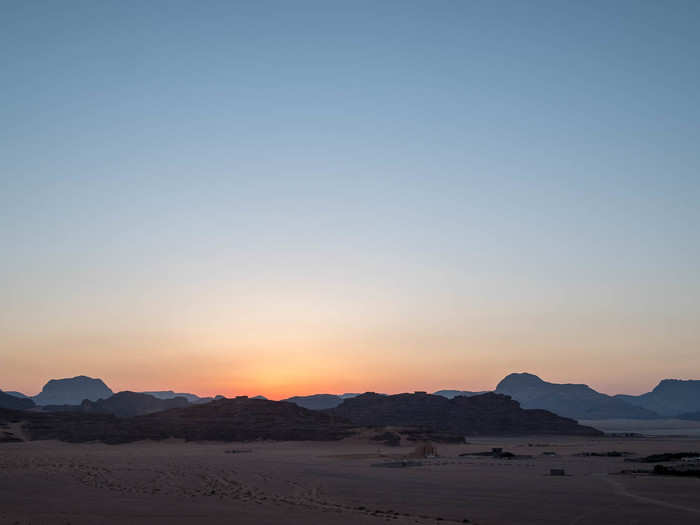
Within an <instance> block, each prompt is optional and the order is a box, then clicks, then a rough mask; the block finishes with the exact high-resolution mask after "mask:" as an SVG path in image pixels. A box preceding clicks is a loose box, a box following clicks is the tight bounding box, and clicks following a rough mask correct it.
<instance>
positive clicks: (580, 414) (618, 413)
mask: <svg viewBox="0 0 700 525" xmlns="http://www.w3.org/2000/svg"><path fill="white" fill-rule="evenodd" d="M495 391H496V392H497V393H499V394H505V395H508V396H511V397H512V398H513V399H515V400H516V401H518V402H520V404H521V405H522V407H523V408H540V409H544V410H549V411H551V412H554V413H555V414H558V415H560V416H564V417H570V418H574V419H618V418H621V419H653V418H656V417H658V414H656V413H655V412H653V411H651V410H648V409H646V408H643V407H640V406H634V405H632V404H630V403H628V402H626V401H624V400H622V399H617V398H614V397H611V396H608V395H606V394H601V393H600V392H596V391H595V390H593V389H592V388H590V387H589V386H588V385H583V384H558V383H549V382H547V381H543V380H542V379H540V378H539V377H537V376H536V375H533V374H527V373H521V374H510V375H508V376H506V377H505V378H504V379H503V380H502V381H501V382H500V383H498V386H497V387H496V390H495Z"/></svg>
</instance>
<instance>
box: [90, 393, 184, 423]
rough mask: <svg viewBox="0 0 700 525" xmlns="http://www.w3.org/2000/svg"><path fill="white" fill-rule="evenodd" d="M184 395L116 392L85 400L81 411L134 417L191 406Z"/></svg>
mask: <svg viewBox="0 0 700 525" xmlns="http://www.w3.org/2000/svg"><path fill="white" fill-rule="evenodd" d="M189 404H190V403H189V402H188V401H187V399H186V398H184V397H180V396H178V397H171V398H168V399H159V398H157V397H155V396H152V395H149V394H142V393H139V392H130V391H128V390H126V391H124V392H119V393H117V394H114V395H113V396H111V397H108V398H107V399H99V400H97V401H90V400H88V399H86V400H84V401H83V402H82V403H81V404H80V411H81V412H86V413H99V414H114V415H115V416H117V417H134V416H143V415H146V414H152V413H155V412H162V411H163V410H170V409H171V408H184V407H186V406H189Z"/></svg>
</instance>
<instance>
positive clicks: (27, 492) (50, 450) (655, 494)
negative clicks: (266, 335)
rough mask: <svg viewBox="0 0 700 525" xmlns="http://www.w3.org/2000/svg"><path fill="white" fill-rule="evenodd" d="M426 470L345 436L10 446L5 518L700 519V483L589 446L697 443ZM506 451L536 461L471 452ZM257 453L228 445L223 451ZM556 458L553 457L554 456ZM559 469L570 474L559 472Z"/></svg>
mask: <svg viewBox="0 0 700 525" xmlns="http://www.w3.org/2000/svg"><path fill="white" fill-rule="evenodd" d="M437 446H438V452H439V454H440V457H439V458H437V459H431V460H426V461H425V463H424V465H423V466H419V467H407V468H379V467H376V466H372V465H373V464H377V463H380V462H383V461H388V460H390V459H391V458H390V457H389V456H390V455H396V454H399V455H400V454H407V453H409V452H410V450H412V447H409V446H406V447H400V448H398V449H397V448H387V447H378V446H377V444H376V443H372V442H370V441H368V440H367V439H364V438H350V439H346V440H344V441H341V442H332V443H318V442H314V443H311V442H294V443H292V442H283V443H271V442H265V443H260V442H257V443H252V444H251V443H237V444H236V443H233V444H232V443H227V444H222V443H183V442H181V441H167V442H161V443H153V442H141V443H133V444H128V445H103V444H66V443H58V442H53V441H43V442H26V443H6V444H0V524H3V525H4V524H18V525H19V524H22V525H24V524H32V525H38V524H60V525H67V524H71V525H77V524H93V523H105V524H116V523H128V524H130V525H138V524H166V523H167V524H200V523H201V524H209V523H212V524H213V523H230V524H266V523H290V524H297V523H298V524H314V523H318V524H323V523H329V524H355V523H358V524H363V523H368V524H370V523H375V524H376V523H381V522H384V521H391V522H393V523H397V524H400V523H432V524H434V523H437V522H438V521H442V522H443V523H451V522H457V523H462V522H463V520H465V519H468V520H471V522H472V523H478V524H481V525H488V524H501V523H507V524H519V523H522V524H526V523H533V524H534V523H537V524H548V523H551V524H579V525H585V524H604V523H615V524H623V523H629V524H646V523H649V524H651V523H653V524H659V523H674V524H686V523H687V524H691V523H692V524H697V523H700V479H681V478H665V477H652V476H645V475H639V476H633V475H618V474H614V473H617V472H619V471H620V470H622V469H629V468H633V467H642V468H648V467H649V466H648V465H643V464H631V463H625V462H624V461H623V459H622V458H598V457H576V456H573V454H575V453H578V452H584V451H586V452H591V451H600V452H602V451H609V450H618V451H629V452H634V453H639V454H651V453H659V452H678V451H687V450H700V438H697V437H695V438H680V437H665V438H660V437H655V438H580V437H577V438H552V437H526V438H505V439H504V438H491V439H489V438H480V439H475V440H473V441H472V442H470V444H468V445H437ZM496 446H499V447H504V449H505V450H508V451H512V452H514V453H517V454H530V455H533V458H531V459H519V460H497V459H493V458H473V457H472V458H461V457H459V456H458V454H459V453H461V452H467V451H483V450H489V449H490V448H491V447H496ZM231 449H237V450H242V449H244V450H249V451H250V452H242V453H233V454H232V453H226V452H225V451H227V450H231ZM545 451H546V452H555V453H556V454H557V455H556V456H544V455H542V453H543V452H545ZM550 468H564V469H566V473H567V476H565V477H551V476H549V475H548V473H549V469H550Z"/></svg>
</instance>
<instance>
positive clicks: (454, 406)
mask: <svg viewBox="0 0 700 525" xmlns="http://www.w3.org/2000/svg"><path fill="white" fill-rule="evenodd" d="M328 412H329V413H331V414H335V415H337V416H339V417H343V418H347V419H348V420H350V421H351V422H353V423H355V424H357V425H362V426H414V427H420V428H422V429H425V430H427V431H430V432H440V433H450V434H457V435H462V436H474V435H522V434H572V435H602V432H600V431H598V430H596V429H594V428H591V427H585V426H582V425H579V424H578V423H577V422H576V421H574V420H572V419H567V418H564V417H560V416H557V415H555V414H552V413H551V412H548V411H546V410H525V409H523V408H521V407H520V405H519V404H518V402H517V401H514V400H513V399H511V398H510V397H508V396H505V395H501V394H494V393H491V392H489V393H486V394H480V395H476V396H472V397H464V396H458V397H454V398H452V399H447V398H446V397H443V396H436V395H431V394H426V393H425V392H416V393H414V394H397V395H390V396H384V395H379V394H374V393H366V394H362V395H361V396H358V397H355V398H352V399H346V400H345V401H343V403H342V404H341V405H340V406H338V407H336V408H334V409H332V410H329V411H328Z"/></svg>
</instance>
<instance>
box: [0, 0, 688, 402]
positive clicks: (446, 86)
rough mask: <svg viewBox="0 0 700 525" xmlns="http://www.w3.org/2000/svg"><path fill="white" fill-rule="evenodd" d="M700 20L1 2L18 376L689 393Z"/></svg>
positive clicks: (148, 382) (286, 387)
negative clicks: (505, 381) (531, 380)
mask: <svg viewBox="0 0 700 525" xmlns="http://www.w3.org/2000/svg"><path fill="white" fill-rule="evenodd" d="M698 27H700V3H698V2H696V1H687V2H685V1H669V2H646V1H633V2H632V1H622V0H621V1H616V2H607V1H587V2H559V1H554V2H547V1H534V2H520V1H513V2H509V1H486V2H478V1H464V2H459V1H439V0H436V1H430V2H427V1H423V2H413V1H400V2H393V1H388V0H387V1H382V2H376V1H369V2H365V1H353V2H336V1H318V2H307V1H303V0H300V1H297V2H284V1H280V2H268V1H260V0H256V1H251V2H230V1H226V2H216V1H206V2H180V1H167V2H165V1H160V2H159V1H152V2H140V1H119V2H108V1H101V2H92V1H86V2H80V1H68V2H54V1H48V2H42V1H36V2H25V1H13V0H3V1H2V2H0V64H2V67H1V68H0V122H1V123H2V125H0V251H1V253H2V256H1V257H0V334H1V335H0V388H2V389H3V390H20V391H23V392H25V393H27V394H35V393H37V392H38V391H39V390H40V389H41V387H42V385H43V384H44V383H45V382H46V381H47V380H48V379H50V378H59V377H72V376H75V375H79V374H85V375H89V376H92V377H100V378H102V379H104V380H105V382H106V383H107V384H108V385H109V386H110V387H112V388H113V389H114V390H115V391H116V390H124V389H131V390H155V389H175V390H178V391H188V392H195V393H199V394H202V395H211V394H223V395H234V394H246V395H256V394H263V395H266V396H268V397H271V398H273V399H277V398H281V397H286V396H289V395H293V394H300V395H301V394H311V393H318V392H332V393H341V392H363V391H378V392H387V393H392V392H404V391H413V390H427V391H433V390H437V389H442V388H458V389H469V390H482V389H491V388H494V387H495V385H496V383H497V382H498V381H499V380H500V379H501V378H502V377H504V376H505V375H506V374H508V373H510V372H519V371H528V372H532V373H536V374H538V375H540V376H541V377H542V378H544V379H547V380H550V381H555V382H575V383H587V384H589V385H591V386H592V387H594V388H597V389H599V390H601V391H603V392H607V393H610V394H615V393H622V392H625V393H641V392H645V391H648V390H650V389H651V388H652V387H653V386H654V385H655V384H656V383H657V382H658V381H659V380H660V379H662V378H666V377H673V378H683V379H689V378H696V379H700V272H699V271H698V269H699V268H700V234H699V230H700V205H699V203H700V147H698V146H699V145H700V67H698V64H699V63H700V31H698Z"/></svg>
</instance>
